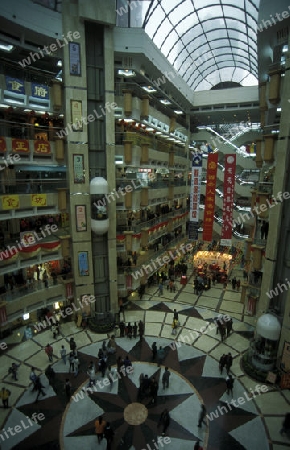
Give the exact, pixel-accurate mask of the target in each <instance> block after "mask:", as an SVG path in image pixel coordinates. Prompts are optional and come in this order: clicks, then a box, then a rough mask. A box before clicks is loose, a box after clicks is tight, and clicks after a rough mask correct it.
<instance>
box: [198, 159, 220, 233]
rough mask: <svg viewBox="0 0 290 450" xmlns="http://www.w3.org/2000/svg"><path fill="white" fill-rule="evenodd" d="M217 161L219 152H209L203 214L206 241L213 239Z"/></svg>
mask: <svg viewBox="0 0 290 450" xmlns="http://www.w3.org/2000/svg"><path fill="white" fill-rule="evenodd" d="M217 163H218V153H209V155H208V159H207V182H206V194H205V207H204V216H203V237H202V239H203V240H204V241H211V240H212V230H213V222H214V208H215V187H216V178H217Z"/></svg>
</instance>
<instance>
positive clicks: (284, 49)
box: [282, 44, 288, 53]
mask: <svg viewBox="0 0 290 450" xmlns="http://www.w3.org/2000/svg"><path fill="white" fill-rule="evenodd" d="M286 52H288V45H287V44H285V45H283V47H282V53H286Z"/></svg>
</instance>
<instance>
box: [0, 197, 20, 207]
mask: <svg viewBox="0 0 290 450" xmlns="http://www.w3.org/2000/svg"><path fill="white" fill-rule="evenodd" d="M1 198H2V209H5V210H6V209H16V208H19V195H3V196H2V197H1Z"/></svg>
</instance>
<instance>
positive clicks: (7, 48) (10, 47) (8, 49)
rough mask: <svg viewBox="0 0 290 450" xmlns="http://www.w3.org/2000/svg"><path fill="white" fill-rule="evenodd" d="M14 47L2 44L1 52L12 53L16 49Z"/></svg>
mask: <svg viewBox="0 0 290 450" xmlns="http://www.w3.org/2000/svg"><path fill="white" fill-rule="evenodd" d="M14 48H15V47H14V45H10V44H3V43H2V44H0V50H3V51H4V52H12V50H13V49H14Z"/></svg>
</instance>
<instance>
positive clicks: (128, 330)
mask: <svg viewBox="0 0 290 450" xmlns="http://www.w3.org/2000/svg"><path fill="white" fill-rule="evenodd" d="M119 328H120V337H125V336H126V337H128V338H129V339H132V337H133V338H134V339H136V338H137V334H139V337H140V340H142V337H143V335H144V331H145V325H144V322H143V321H142V320H139V322H138V325H137V322H134V324H133V325H131V323H130V322H128V324H127V325H126V324H125V322H123V321H122V322H120V323H119Z"/></svg>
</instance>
